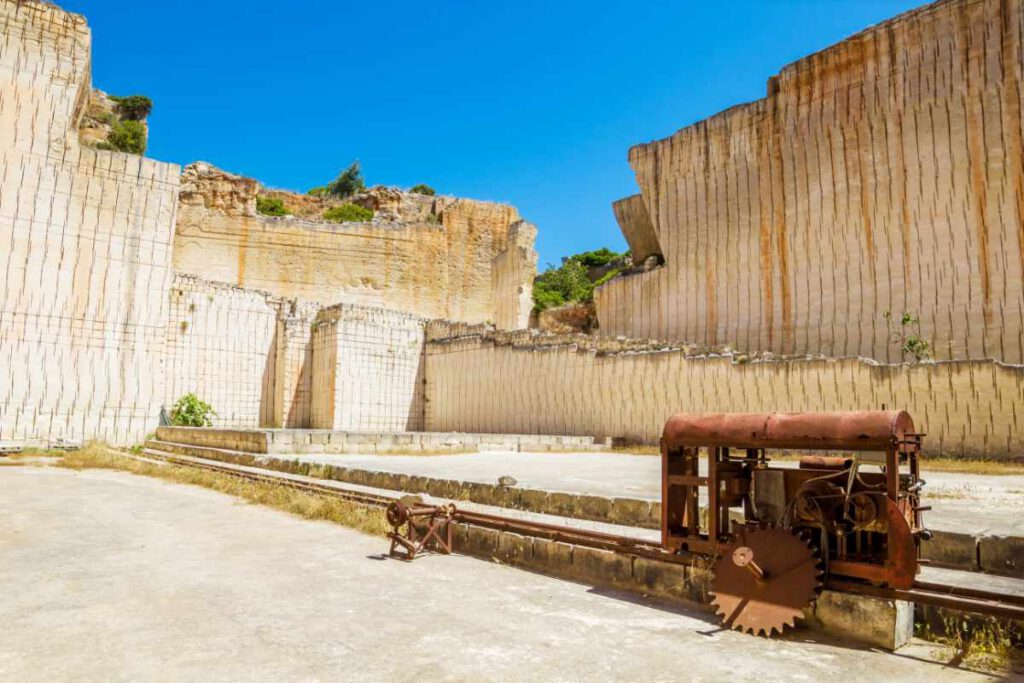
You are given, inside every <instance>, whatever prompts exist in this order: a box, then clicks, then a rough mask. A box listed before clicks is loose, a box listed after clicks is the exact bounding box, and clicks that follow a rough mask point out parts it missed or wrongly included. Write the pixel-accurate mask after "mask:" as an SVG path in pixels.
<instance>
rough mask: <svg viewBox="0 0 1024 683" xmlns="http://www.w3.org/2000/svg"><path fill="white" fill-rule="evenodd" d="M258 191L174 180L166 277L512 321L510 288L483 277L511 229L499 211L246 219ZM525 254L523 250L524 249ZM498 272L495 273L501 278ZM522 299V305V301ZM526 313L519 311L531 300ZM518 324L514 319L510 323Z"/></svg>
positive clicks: (212, 172)
mask: <svg viewBox="0 0 1024 683" xmlns="http://www.w3.org/2000/svg"><path fill="white" fill-rule="evenodd" d="M257 191H258V184H257V183H256V182H255V181H253V180H251V179H246V178H241V177H239V176H233V175H231V174H227V173H224V172H223V171H219V170H217V169H213V168H212V167H209V166H208V165H198V167H197V168H195V169H194V168H192V167H190V168H189V170H188V171H187V172H186V175H185V178H184V180H183V190H182V196H181V208H180V211H179V217H178V225H177V235H176V239H175V245H174V269H175V271H176V272H181V273H187V274H190V275H195V276H198V277H201V278H204V279H207V280H215V281H219V282H228V283H231V284H234V285H237V286H240V287H246V288H251V289H259V290H263V291H267V292H270V293H272V294H275V295H277V296H282V297H299V298H305V299H311V300H317V301H324V302H328V303H338V302H340V303H350V304H359V305H366V306H378V307H382V308H388V309H392V310H397V311H402V312H406V313H414V314H416V315H421V316H424V317H430V318H445V319H452V320H459V321H466V322H485V321H491V322H493V321H495V320H496V318H497V316H498V315H499V314H498V311H499V306H500V310H501V311H502V312H501V315H502V316H503V318H515V319H518V317H522V316H518V314H517V313H509V312H508V310H510V309H511V308H512V307H515V306H520V305H521V299H522V297H520V296H518V288H520V287H523V286H525V287H531V286H532V281H533V274H534V273H533V272H530V273H529V274H522V280H521V281H520V282H519V283H516V284H517V289H516V291H512V290H506V289H503V290H502V295H503V296H505V297H513V298H512V299H510V300H509V301H507V302H506V301H502V302H500V303H499V301H498V300H497V295H496V291H495V285H494V278H495V277H496V275H495V274H494V273H493V272H492V271H493V268H494V265H493V262H494V260H495V257H497V256H498V255H499V254H501V253H502V252H504V251H505V250H506V248H508V247H509V244H510V242H509V235H510V229H511V227H512V226H513V225H514V224H518V222H519V216H518V213H517V212H516V210H515V209H514V208H513V207H511V206H507V205H503V204H495V203H491V202H480V201H474V200H468V199H455V198H451V197H437V198H433V199H431V200H429V201H432V202H433V206H432V207H428V208H431V211H428V212H427V214H429V217H430V219H429V220H428V218H427V217H421V218H416V219H414V220H409V221H403V222H399V223H387V222H384V223H381V222H378V223H336V224H332V223H326V222H314V221H308V220H300V219H297V218H268V217H264V216H260V215H258V214H257V213H256V211H255V198H256V194H257ZM526 246H527V247H528V248H529V249H530V250H532V247H533V245H532V242H531V243H530V244H529V245H526ZM507 272H508V271H507V269H504V270H503V273H507ZM527 298H528V297H527ZM527 303H529V306H528V307H527V309H526V315H527V316H528V315H529V309H530V308H531V307H532V302H527ZM517 316H518V317H517Z"/></svg>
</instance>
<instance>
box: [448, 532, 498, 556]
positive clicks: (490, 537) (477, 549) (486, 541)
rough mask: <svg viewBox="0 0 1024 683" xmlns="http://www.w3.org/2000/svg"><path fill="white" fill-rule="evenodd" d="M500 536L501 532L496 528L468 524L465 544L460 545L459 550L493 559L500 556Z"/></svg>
mask: <svg viewBox="0 0 1024 683" xmlns="http://www.w3.org/2000/svg"><path fill="white" fill-rule="evenodd" d="M453 533H454V532H453ZM500 536H501V532H498V531H495V530H494V529H484V528H483V527H478V526H472V525H466V536H465V539H464V540H463V544H464V545H462V546H461V547H459V552H460V553H465V554H466V555H473V556H474V557H482V558H485V559H490V560H493V559H495V558H497V556H498V540H499V538H500Z"/></svg>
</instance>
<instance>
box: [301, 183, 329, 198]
mask: <svg viewBox="0 0 1024 683" xmlns="http://www.w3.org/2000/svg"><path fill="white" fill-rule="evenodd" d="M306 194H307V195H308V196H310V197H323V196H324V195H325V194H327V188H326V187H323V186H321V187H314V188H311V189H310V190H308V191H307V192H306Z"/></svg>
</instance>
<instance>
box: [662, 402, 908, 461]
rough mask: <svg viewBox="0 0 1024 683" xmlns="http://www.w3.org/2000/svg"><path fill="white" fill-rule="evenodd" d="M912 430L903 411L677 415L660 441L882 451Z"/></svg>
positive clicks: (671, 444)
mask: <svg viewBox="0 0 1024 683" xmlns="http://www.w3.org/2000/svg"><path fill="white" fill-rule="evenodd" d="M913 433H914V421H913V419H912V418H911V417H910V414H909V413H907V412H906V411H903V410H899V411H896V410H865V411H849V412H840V411H836V412H823V413H711V414H707V413H705V414H691V413H676V414H675V415H673V416H672V417H670V418H669V419H668V422H666V423H665V429H664V432H663V434H662V441H663V443H664V444H665V445H666V446H668V447H669V448H681V447H700V446H720V447H729V448H768V449H806V450H843V451H884V450H886V449H888V448H890V447H894V446H896V444H898V443H899V442H900V441H901V440H903V438H904V435H906V434H913Z"/></svg>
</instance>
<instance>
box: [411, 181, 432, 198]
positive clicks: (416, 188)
mask: <svg viewBox="0 0 1024 683" xmlns="http://www.w3.org/2000/svg"><path fill="white" fill-rule="evenodd" d="M409 192H412V193H413V194H425V195H427V196H429V197H433V196H434V195H436V194H437V192H435V191H434V188H432V187H431V186H430V185H426V184H424V183H420V184H419V185H413V186H412V187H411V188H410V189H409Z"/></svg>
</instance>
